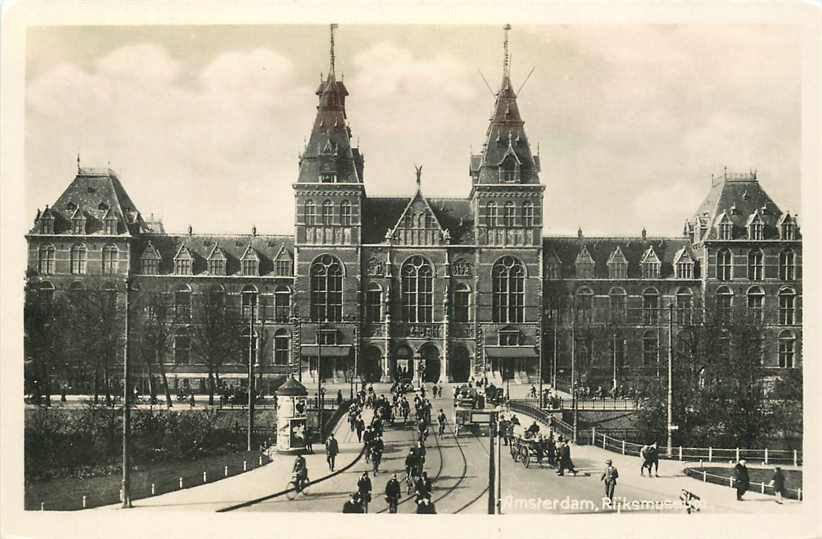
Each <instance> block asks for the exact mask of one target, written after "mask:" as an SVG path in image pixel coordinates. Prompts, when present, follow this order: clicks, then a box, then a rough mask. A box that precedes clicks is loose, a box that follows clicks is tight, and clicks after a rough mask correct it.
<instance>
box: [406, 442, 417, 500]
mask: <svg viewBox="0 0 822 539" xmlns="http://www.w3.org/2000/svg"><path fill="white" fill-rule="evenodd" d="M419 469H420V461H419V459H418V458H417V452H416V450H415V448H413V447H412V448H411V449H409V450H408V456H406V457H405V476H406V478H407V481H408V492H411V489H412V488H413V486H414V484H415V482H416V479H417V476H418V475H419Z"/></svg>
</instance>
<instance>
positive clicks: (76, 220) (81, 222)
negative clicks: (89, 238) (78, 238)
mask: <svg viewBox="0 0 822 539" xmlns="http://www.w3.org/2000/svg"><path fill="white" fill-rule="evenodd" d="M71 233H72V234H85V233H86V218H85V216H84V215H83V214H82V213H80V210H79V209H77V210H75V211H74V215H73V216H72V217H71Z"/></svg>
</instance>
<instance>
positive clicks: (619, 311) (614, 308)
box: [608, 287, 626, 322]
mask: <svg viewBox="0 0 822 539" xmlns="http://www.w3.org/2000/svg"><path fill="white" fill-rule="evenodd" d="M625 297H626V294H625V289H624V288H619V287H617V288H612V289H611V290H610V292H608V300H609V311H610V314H611V321H612V322H622V321H624V320H625Z"/></svg>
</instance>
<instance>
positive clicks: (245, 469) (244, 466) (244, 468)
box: [243, 461, 248, 472]
mask: <svg viewBox="0 0 822 539" xmlns="http://www.w3.org/2000/svg"><path fill="white" fill-rule="evenodd" d="M247 470H248V467H247V466H246V462H245V461H243V471H244V472H245V471H247Z"/></svg>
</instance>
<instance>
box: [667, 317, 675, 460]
mask: <svg viewBox="0 0 822 539" xmlns="http://www.w3.org/2000/svg"><path fill="white" fill-rule="evenodd" d="M673 330H674V304H673V302H671V303H668V457H669V458H670V456H671V454H672V451H673V436H672V434H673V429H674V426H673V413H672V407H671V398H672V395H673V385H672V383H671V373H672V370H673V369H672V365H671V364H672V360H673V342H674V339H673Z"/></svg>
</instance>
